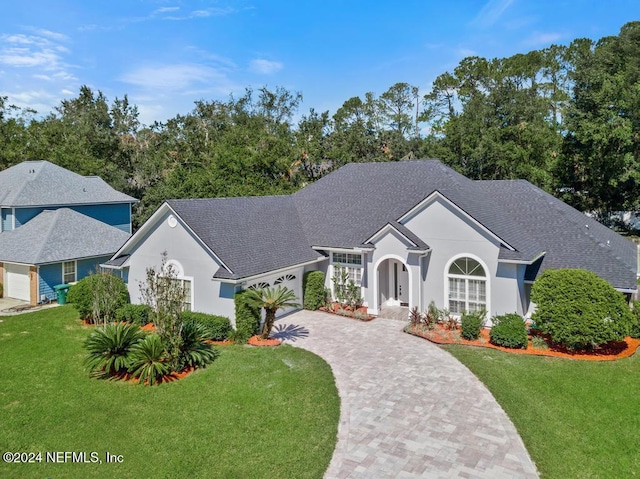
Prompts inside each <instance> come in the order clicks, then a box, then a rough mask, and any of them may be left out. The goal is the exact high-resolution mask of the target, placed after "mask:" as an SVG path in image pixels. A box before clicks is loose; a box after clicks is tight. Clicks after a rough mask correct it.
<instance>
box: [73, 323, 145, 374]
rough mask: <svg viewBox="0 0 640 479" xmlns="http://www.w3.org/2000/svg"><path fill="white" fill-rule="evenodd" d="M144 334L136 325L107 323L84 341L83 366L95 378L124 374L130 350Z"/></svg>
mask: <svg viewBox="0 0 640 479" xmlns="http://www.w3.org/2000/svg"><path fill="white" fill-rule="evenodd" d="M144 334H145V333H144V332H143V331H142V330H141V329H140V328H139V327H138V326H137V325H134V324H128V323H109V324H107V325H106V326H104V327H100V328H97V329H96V330H95V331H93V332H92V333H91V334H90V335H89V337H88V338H87V339H86V341H85V349H86V350H87V356H86V358H85V366H86V367H87V369H88V370H89V372H90V373H91V375H92V376H96V377H108V376H114V375H116V374H119V373H123V372H126V371H127V370H128V368H129V364H130V353H131V350H132V348H133V347H134V346H135V345H136V344H137V343H138V342H140V340H142V338H143V337H144Z"/></svg>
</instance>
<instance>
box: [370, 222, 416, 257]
mask: <svg viewBox="0 0 640 479" xmlns="http://www.w3.org/2000/svg"><path fill="white" fill-rule="evenodd" d="M388 229H394V230H395V231H397V232H398V233H399V234H401V235H402V236H404V237H405V239H407V240H408V241H409V242H410V243H411V244H412V245H413V246H411V247H410V248H409V249H412V250H420V251H426V250H428V249H429V245H428V244H427V243H425V242H424V241H422V240H421V239H420V238H419V237H418V236H416V235H415V234H414V233H413V231H411V230H410V229H409V228H407V227H406V226H405V225H403V224H401V223H398V222H397V221H389V222H388V223H387V224H386V225H385V226H383V227H382V228H381V229H380V230H378V231H377V232H376V233H375V234H374V235H372V236H371V237H370V238H369V239H367V240H366V242H365V244H369V243H371V242H373V241H374V240H375V239H376V238H378V237H380V236H382V234H384V232H386V231H387V230H388Z"/></svg>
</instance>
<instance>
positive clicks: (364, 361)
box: [274, 311, 538, 479]
mask: <svg viewBox="0 0 640 479" xmlns="http://www.w3.org/2000/svg"><path fill="white" fill-rule="evenodd" d="M402 327H403V323H402V322H399V321H397V320H392V319H380V318H378V319H375V320H374V321H371V322H368V323H367V322H360V321H357V320H353V319H347V318H342V317H339V316H334V315H328V314H325V313H320V312H310V311H301V312H298V313H295V314H292V315H289V316H287V317H284V318H282V319H280V320H279V321H278V322H277V323H276V325H275V328H274V336H276V337H281V338H283V339H285V341H286V342H287V343H289V344H292V345H294V346H298V347H301V348H304V349H307V350H309V351H312V352H314V353H316V354H318V355H319V356H321V357H322V358H324V359H325V360H326V361H327V362H328V363H329V364H330V365H331V367H332V369H333V373H334V375H335V378H336V384H337V387H338V391H339V393H340V399H341V412H340V425H339V427H338V443H337V445H336V449H335V451H334V454H333V458H332V460H331V463H330V465H329V468H328V470H327V472H326V474H325V477H326V478H341V479H342V478H367V479H369V478H375V479H382V478H409V477H429V478H432V477H433V478H451V477H460V478H463V477H464V478H487V479H489V478H490V479H497V478H510V479H511V478H517V477H519V478H536V477H538V475H537V472H536V469H535V466H534V465H533V463H532V461H531V459H530V457H529V454H528V453H527V451H526V449H525V447H524V444H523V443H522V440H521V439H520V436H519V435H518V433H517V432H516V429H515V427H514V426H513V424H512V423H511V421H510V420H509V418H508V417H507V415H506V414H505V412H504V411H503V410H502V408H501V407H500V406H499V405H498V403H497V402H496V400H495V399H494V398H493V396H491V394H490V393H489V391H488V390H487V388H486V387H485V386H484V385H483V384H482V383H481V382H480V381H479V380H478V379H477V378H476V377H475V376H474V375H473V374H472V373H471V372H470V371H469V370H468V369H467V368H466V367H464V366H463V365H462V364H461V363H460V362H458V360H456V359H455V358H453V357H452V356H451V355H449V354H448V353H447V352H445V351H443V350H441V349H440V348H438V347H437V346H435V345H433V344H431V343H429V342H428V341H426V340H424V339H420V338H417V337H414V336H410V335H408V334H405V333H403V332H402Z"/></svg>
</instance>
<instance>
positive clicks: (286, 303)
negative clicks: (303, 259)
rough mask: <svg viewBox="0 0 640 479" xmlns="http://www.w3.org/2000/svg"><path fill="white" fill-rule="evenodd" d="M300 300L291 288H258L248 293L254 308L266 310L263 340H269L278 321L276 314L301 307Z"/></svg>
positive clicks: (248, 298) (261, 332)
mask: <svg viewBox="0 0 640 479" xmlns="http://www.w3.org/2000/svg"><path fill="white" fill-rule="evenodd" d="M297 300H298V298H297V297H296V295H295V293H294V292H293V291H291V290H290V289H289V288H283V287H282V286H278V287H277V288H257V289H250V290H248V292H247V301H248V303H249V304H250V305H252V306H254V307H260V308H264V312H265V318H264V323H263V324H262V330H261V331H260V337H261V338H262V339H268V338H269V335H270V334H271V329H272V328H273V323H274V322H275V320H276V312H277V311H278V310H279V309H283V308H292V307H293V308H296V307H300V305H299V304H298V303H297V302H296V301H297Z"/></svg>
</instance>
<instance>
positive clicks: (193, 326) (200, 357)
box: [179, 321, 217, 368]
mask: <svg viewBox="0 0 640 479" xmlns="http://www.w3.org/2000/svg"><path fill="white" fill-rule="evenodd" d="M207 334H208V329H207V327H206V326H205V325H204V324H201V323H197V322H195V321H185V322H184V324H183V325H182V348H181V351H180V361H179V363H180V366H181V368H186V367H192V368H203V367H205V366H206V365H207V364H209V363H211V362H213V360H214V359H215V358H216V357H217V352H216V350H215V349H213V347H212V346H211V345H210V344H207V343H206V342H205V340H206V337H207Z"/></svg>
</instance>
